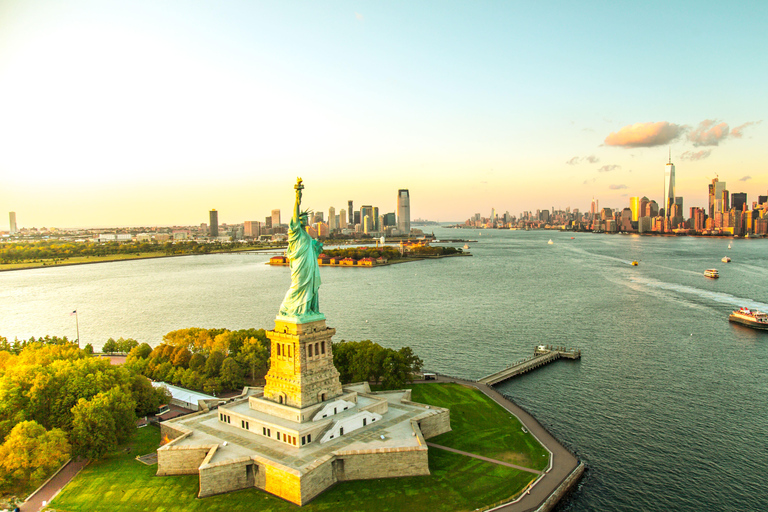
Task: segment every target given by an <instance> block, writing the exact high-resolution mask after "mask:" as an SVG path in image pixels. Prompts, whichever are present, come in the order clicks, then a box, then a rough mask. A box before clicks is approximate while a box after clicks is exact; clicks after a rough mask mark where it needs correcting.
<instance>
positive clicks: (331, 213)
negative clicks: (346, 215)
mask: <svg viewBox="0 0 768 512" xmlns="http://www.w3.org/2000/svg"><path fill="white" fill-rule="evenodd" d="M328 229H330V230H331V231H335V230H336V229H338V226H337V225H336V208H334V207H333V206H331V207H330V208H328Z"/></svg>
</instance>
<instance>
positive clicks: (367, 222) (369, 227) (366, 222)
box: [363, 215, 373, 235]
mask: <svg viewBox="0 0 768 512" xmlns="http://www.w3.org/2000/svg"><path fill="white" fill-rule="evenodd" d="M372 232H373V223H372V221H371V216H370V215H365V216H364V217H363V233H365V234H366V235H367V234H369V233H372Z"/></svg>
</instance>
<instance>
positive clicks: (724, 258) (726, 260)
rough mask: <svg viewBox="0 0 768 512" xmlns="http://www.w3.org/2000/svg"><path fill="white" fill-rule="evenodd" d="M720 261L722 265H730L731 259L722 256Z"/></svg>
mask: <svg viewBox="0 0 768 512" xmlns="http://www.w3.org/2000/svg"><path fill="white" fill-rule="evenodd" d="M720 261H722V262H723V263H730V262H731V258H729V257H728V256H724V257H723V259H721V260H720Z"/></svg>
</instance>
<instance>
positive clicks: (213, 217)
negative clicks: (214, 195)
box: [208, 209, 219, 238]
mask: <svg viewBox="0 0 768 512" xmlns="http://www.w3.org/2000/svg"><path fill="white" fill-rule="evenodd" d="M208 217H209V220H210V222H209V223H208V224H209V229H210V231H211V236H212V237H214V238H215V237H217V236H219V212H217V211H216V210H215V209H214V210H211V211H210V212H209V214H208Z"/></svg>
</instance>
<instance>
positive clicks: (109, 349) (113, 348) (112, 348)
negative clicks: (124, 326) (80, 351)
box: [101, 338, 117, 354]
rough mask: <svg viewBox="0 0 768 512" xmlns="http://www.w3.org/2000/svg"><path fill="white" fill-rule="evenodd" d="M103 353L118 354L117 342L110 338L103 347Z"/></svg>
mask: <svg viewBox="0 0 768 512" xmlns="http://www.w3.org/2000/svg"><path fill="white" fill-rule="evenodd" d="M101 351H102V352H103V353H105V354H112V353H114V352H117V342H116V341H115V340H114V339H112V338H109V339H108V340H107V341H106V343H104V345H102V347H101Z"/></svg>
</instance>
